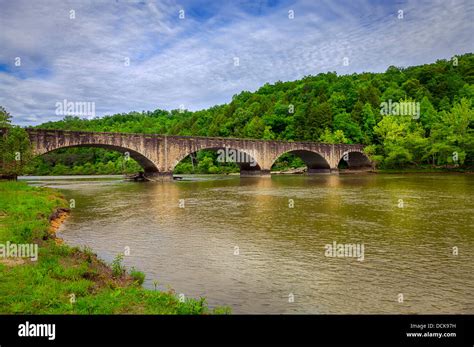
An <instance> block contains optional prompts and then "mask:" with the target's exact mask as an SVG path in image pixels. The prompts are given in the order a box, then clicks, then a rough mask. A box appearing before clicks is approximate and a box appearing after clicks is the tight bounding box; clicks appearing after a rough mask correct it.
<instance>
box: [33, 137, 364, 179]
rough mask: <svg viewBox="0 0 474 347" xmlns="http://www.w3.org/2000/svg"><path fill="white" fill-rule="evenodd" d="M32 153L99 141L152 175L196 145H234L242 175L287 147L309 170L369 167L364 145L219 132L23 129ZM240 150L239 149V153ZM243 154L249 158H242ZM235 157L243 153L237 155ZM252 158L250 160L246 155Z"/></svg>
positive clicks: (165, 171) (257, 171)
mask: <svg viewBox="0 0 474 347" xmlns="http://www.w3.org/2000/svg"><path fill="white" fill-rule="evenodd" d="M26 131H27V132H28V134H29V137H30V141H31V143H32V144H33V146H34V153H35V154H36V155H42V154H45V153H48V152H51V151H54V150H56V149H59V148H68V147H101V148H106V149H110V150H115V151H119V152H121V153H126V152H128V153H129V154H130V157H132V158H133V159H135V160H136V161H137V162H138V163H139V164H140V165H141V166H142V167H143V169H144V172H145V175H146V176H147V177H148V178H150V179H158V178H171V177H172V175H173V170H174V168H175V166H176V165H177V164H178V163H179V162H180V161H181V160H183V159H184V158H186V157H187V156H188V155H190V154H192V153H195V152H197V151H200V150H219V149H228V150H227V151H226V152H232V151H229V149H232V150H234V151H235V152H236V153H237V154H238V155H236V156H235V157H236V159H237V164H238V165H239V166H240V174H241V176H255V175H257V176H259V175H260V176H266V175H269V174H270V170H271V167H272V165H273V164H274V163H275V161H276V160H277V159H278V158H279V157H280V156H281V155H283V154H285V153H291V154H294V155H296V156H298V157H300V158H301V159H302V160H303V161H304V162H305V163H306V165H307V167H308V173H309V174H312V173H322V172H327V173H330V172H332V173H337V172H338V165H339V163H340V162H341V160H344V161H346V162H347V166H348V168H349V169H356V170H357V169H360V170H362V169H367V168H370V167H371V162H370V160H369V159H368V158H367V156H366V155H365V154H364V153H363V151H362V150H363V147H364V146H363V145H359V144H357V145H348V144H338V145H331V144H324V143H316V142H285V141H266V140H252V139H235V138H222V137H198V136H167V135H154V134H129V133H108V132H86V131H65V130H45V129H36V128H29V129H26ZM242 154H243V155H242ZM242 158H244V159H247V160H242ZM239 159H241V160H240V161H239ZM248 159H250V160H248Z"/></svg>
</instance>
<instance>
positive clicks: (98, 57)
mask: <svg viewBox="0 0 474 347" xmlns="http://www.w3.org/2000/svg"><path fill="white" fill-rule="evenodd" d="M71 10H73V11H74V13H75V18H74V19H71V18H70V15H71V12H70V11H71ZM180 10H184V17H185V18H184V19H180V18H179V16H180ZM399 10H402V11H403V19H399V18H398V15H399V12H398V11H399ZM289 11H294V19H290V18H289ZM181 13H182V12H181ZM473 22H474V1H472V0H465V1H464V0H453V1H451V0H440V1H430V2H424V1H419V0H413V1H397V2H388V1H367V0H356V1H336V0H326V1H320V0H313V1H248V2H246V1H244V2H237V1H208V2H206V1H180V2H175V1H172V0H169V1H149V0H145V1H108V0H107V1H106V0H101V1H64V0H58V1H51V0H35V1H33V0H30V1H28V0H16V1H13V0H0V105H3V106H5V107H6V108H7V110H8V111H9V112H10V113H11V114H12V115H13V116H14V122H15V123H16V124H20V125H33V124H39V123H42V122H45V121H49V120H58V119H60V118H62V116H57V115H55V109H56V107H55V104H56V103H57V102H62V100H64V99H67V100H69V101H79V102H95V107H96V114H97V115H98V116H102V115H105V114H113V113H122V112H129V111H142V110H154V109H157V108H161V109H168V110H170V109H176V108H178V107H180V105H184V107H185V108H187V109H190V110H198V109H202V108H207V107H210V106H213V105H215V104H222V103H227V102H229V101H230V100H231V98H232V95H234V94H237V93H240V92H241V91H242V90H250V91H253V90H256V89H257V88H258V87H260V86H262V85H263V84H264V83H266V82H269V83H273V82H275V81H278V80H282V81H288V80H295V79H299V78H301V77H303V76H305V75H315V74H318V73H321V72H327V71H337V72H338V73H339V74H347V73H353V72H362V71H371V72H382V71H385V70H386V68H387V67H388V66H389V65H396V66H408V65H418V64H424V63H430V62H434V61H436V60H437V59H446V58H450V57H452V56H453V55H456V54H463V53H467V52H472V51H474V50H473V47H474V39H473V32H474V30H473V29H474V28H473V24H472V23H473ZM17 57H19V58H20V59H21V65H20V66H15V59H16V58H17ZM344 57H347V58H348V61H349V65H348V66H344V65H343V59H344ZM235 58H238V60H239V66H234V61H235ZM127 59H129V61H130V65H129V66H126V61H127Z"/></svg>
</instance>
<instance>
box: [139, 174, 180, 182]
mask: <svg viewBox="0 0 474 347" xmlns="http://www.w3.org/2000/svg"><path fill="white" fill-rule="evenodd" d="M144 176H145V178H147V179H148V180H150V181H152V182H163V181H172V180H173V173H172V172H145V174H144Z"/></svg>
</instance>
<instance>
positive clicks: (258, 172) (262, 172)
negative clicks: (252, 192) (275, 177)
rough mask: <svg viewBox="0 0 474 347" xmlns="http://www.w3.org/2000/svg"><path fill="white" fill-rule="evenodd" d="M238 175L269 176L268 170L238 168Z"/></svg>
mask: <svg viewBox="0 0 474 347" xmlns="http://www.w3.org/2000/svg"><path fill="white" fill-rule="evenodd" d="M240 177H271V174H270V170H240Z"/></svg>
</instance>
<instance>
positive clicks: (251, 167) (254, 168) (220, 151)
mask: <svg viewBox="0 0 474 347" xmlns="http://www.w3.org/2000/svg"><path fill="white" fill-rule="evenodd" d="M199 151H214V152H217V156H218V158H217V160H218V161H220V162H223V163H235V164H237V165H238V166H239V167H240V174H241V175H242V176H247V175H257V174H259V175H260V174H261V171H262V167H261V166H260V163H259V162H258V161H257V159H256V155H255V154H254V153H250V152H251V151H248V150H246V149H241V148H234V146H200V147H199V148H192V149H188V150H186V151H184V152H183V153H181V154H180V155H179V156H177V157H176V158H175V160H174V162H173V164H172V167H171V170H172V171H174V170H175V168H176V166H177V165H178V164H179V163H180V162H182V161H183V160H184V159H186V158H187V157H188V156H190V155H194V154H196V153H197V152H199Z"/></svg>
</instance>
